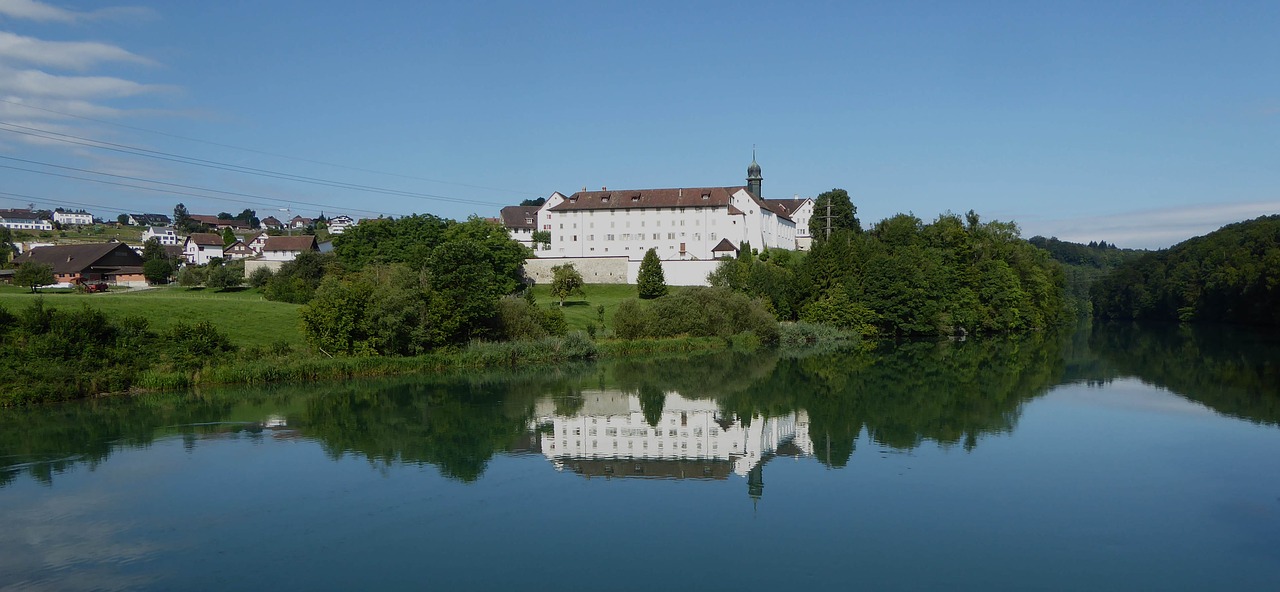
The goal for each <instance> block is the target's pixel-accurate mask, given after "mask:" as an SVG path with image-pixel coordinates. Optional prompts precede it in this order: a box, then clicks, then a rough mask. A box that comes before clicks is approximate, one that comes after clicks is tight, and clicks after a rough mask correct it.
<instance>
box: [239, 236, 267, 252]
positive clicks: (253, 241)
mask: <svg viewBox="0 0 1280 592" xmlns="http://www.w3.org/2000/svg"><path fill="white" fill-rule="evenodd" d="M268 238H270V237H268V236H267V233H265V232H259V233H258V234H255V235H253V236H247V237H245V238H244V239H243V240H244V244H246V245H248V246H249V248H250V249H253V253H254V254H255V255H261V254H262V248H263V247H265V246H267V239H268Z"/></svg>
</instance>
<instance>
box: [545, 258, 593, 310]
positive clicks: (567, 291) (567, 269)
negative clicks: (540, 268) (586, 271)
mask: <svg viewBox="0 0 1280 592" xmlns="http://www.w3.org/2000/svg"><path fill="white" fill-rule="evenodd" d="M551 273H552V280H551V297H552V298H555V299H556V300H559V301H560V306H564V301H565V300H566V299H568V298H569V297H570V296H573V295H575V294H577V295H585V292H583V291H582V286H583V281H582V274H580V273H578V270H577V268H575V267H574V266H573V264H572V263H565V264H564V265H557V266H555V267H552V268H551Z"/></svg>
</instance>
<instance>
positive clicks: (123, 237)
mask: <svg viewBox="0 0 1280 592" xmlns="http://www.w3.org/2000/svg"><path fill="white" fill-rule="evenodd" d="M146 229H147V227H145V226H120V227H117V226H116V225H115V224H100V225H94V226H71V227H68V228H67V229H66V230H52V231H45V232H35V231H30V230H19V231H16V232H14V233H13V240H15V241H34V242H50V243H58V244H75V243H105V242H107V241H109V240H111V239H116V240H118V241H120V242H123V243H131V244H137V243H140V242H142V231H144V230H146Z"/></svg>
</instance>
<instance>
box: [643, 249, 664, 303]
mask: <svg viewBox="0 0 1280 592" xmlns="http://www.w3.org/2000/svg"><path fill="white" fill-rule="evenodd" d="M636 287H637V288H638V289H639V291H640V297H641V298H643V299H645V300H650V299H653V298H658V297H661V296H666V295H667V278H666V276H665V275H663V273H662V261H661V260H659V259H658V250H657V249H649V250H648V252H646V253H645V254H644V260H643V261H641V262H640V275H639V276H638V277H637V278H636Z"/></svg>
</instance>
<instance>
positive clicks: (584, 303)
mask: <svg viewBox="0 0 1280 592" xmlns="http://www.w3.org/2000/svg"><path fill="white" fill-rule="evenodd" d="M583 291H584V292H586V296H585V297H584V296H571V297H570V298H569V299H568V300H565V302H564V318H565V321H568V323H569V329H570V330H571V331H572V330H585V329H586V328H587V325H590V324H592V323H595V324H596V325H597V326H598V325H599V324H600V313H599V312H598V311H597V308H598V307H599V306H600V305H604V322H605V326H606V327H612V326H613V311H614V310H616V309H617V308H618V303H619V302H622V301H623V300H626V299H628V298H635V297H637V294H636V287H635V286H634V285H632V284H587V285H586V286H584V287H583ZM533 295H534V297H535V298H537V300H538V304H539V305H541V306H545V305H548V304H556V299H555V298H552V297H551V285H550V284H537V285H535V286H534V287H533Z"/></svg>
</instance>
